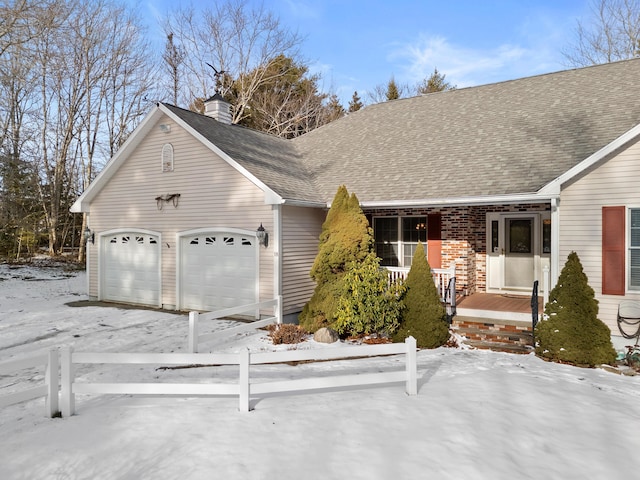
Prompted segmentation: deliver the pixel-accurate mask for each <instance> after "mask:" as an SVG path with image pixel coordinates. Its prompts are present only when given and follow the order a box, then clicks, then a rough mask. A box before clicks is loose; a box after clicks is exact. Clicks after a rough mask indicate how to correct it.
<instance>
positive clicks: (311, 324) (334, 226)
mask: <svg viewBox="0 0 640 480" xmlns="http://www.w3.org/2000/svg"><path fill="white" fill-rule="evenodd" d="M372 250H373V232H372V230H371V227H369V222H368V220H367V218H366V217H365V216H364V214H363V213H362V209H361V208H360V202H359V201H358V198H357V197H356V195H355V194H352V195H351V196H349V192H348V191H347V188H346V187H345V186H344V185H342V186H341V187H340V188H338V191H337V193H336V195H335V197H334V199H333V202H332V203H331V208H330V209H329V212H328V213H327V218H326V219H325V221H324V223H323V224H322V232H321V233H320V244H319V246H318V255H317V256H316V259H315V261H314V263H313V266H312V268H311V272H310V275H311V277H312V278H313V279H314V280H315V282H316V288H315V290H314V292H313V296H312V297H311V299H310V300H309V302H307V304H306V305H305V306H304V309H303V310H302V312H301V313H300V315H299V317H298V320H299V323H300V326H302V327H303V328H304V329H305V330H306V331H308V332H310V333H313V332H315V331H316V330H318V329H319V328H321V327H330V326H332V324H333V323H334V322H335V321H336V319H337V311H338V306H339V299H340V296H341V295H342V292H343V285H342V281H343V277H344V275H345V273H346V271H347V269H348V265H349V264H350V263H352V262H355V263H358V262H362V261H363V260H364V259H365V257H366V256H367V255H368V254H369V253H370V252H371V251H372Z"/></svg>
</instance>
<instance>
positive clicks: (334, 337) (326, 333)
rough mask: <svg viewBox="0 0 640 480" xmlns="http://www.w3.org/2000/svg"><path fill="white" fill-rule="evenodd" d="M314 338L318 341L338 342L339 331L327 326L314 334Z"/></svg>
mask: <svg viewBox="0 0 640 480" xmlns="http://www.w3.org/2000/svg"><path fill="white" fill-rule="evenodd" d="M313 339H314V340H315V341H316V342H318V343H333V342H337V341H338V340H339V339H340V337H338V332H336V331H335V330H332V329H330V328H327V327H322V328H319V329H318V330H317V331H316V333H314V334H313Z"/></svg>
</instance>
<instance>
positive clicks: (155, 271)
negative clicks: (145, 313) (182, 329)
mask: <svg viewBox="0 0 640 480" xmlns="http://www.w3.org/2000/svg"><path fill="white" fill-rule="evenodd" d="M102 244H103V250H102V260H101V271H102V287H101V290H102V298H103V299H105V300H111V301H118V302H126V303H137V304H143V305H159V303H160V276H159V268H158V266H159V262H160V246H159V237H158V236H157V235H149V234H141V233H134V232H131V233H121V234H117V235H113V236H108V237H105V239H104V241H103V243H102Z"/></svg>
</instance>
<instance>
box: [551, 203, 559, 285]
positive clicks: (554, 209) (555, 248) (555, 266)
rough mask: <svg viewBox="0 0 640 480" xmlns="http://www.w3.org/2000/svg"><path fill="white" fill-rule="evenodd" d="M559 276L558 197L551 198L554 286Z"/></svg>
mask: <svg viewBox="0 0 640 480" xmlns="http://www.w3.org/2000/svg"><path fill="white" fill-rule="evenodd" d="M559 276H560V198H559V197H555V198H552V199H551V279H550V280H551V282H550V286H549V287H550V288H553V287H555V285H556V283H558V277H559Z"/></svg>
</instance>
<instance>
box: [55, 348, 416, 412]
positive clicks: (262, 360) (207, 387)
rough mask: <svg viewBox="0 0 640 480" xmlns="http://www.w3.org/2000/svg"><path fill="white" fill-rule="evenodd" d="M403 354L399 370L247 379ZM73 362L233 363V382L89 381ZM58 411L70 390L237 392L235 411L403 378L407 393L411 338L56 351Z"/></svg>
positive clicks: (70, 397)
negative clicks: (262, 398) (272, 397)
mask: <svg viewBox="0 0 640 480" xmlns="http://www.w3.org/2000/svg"><path fill="white" fill-rule="evenodd" d="M396 354H405V369H404V370H402V371H393V372H378V373H368V374H358V373H354V374H352V375H334V376H329V377H322V378H304V379H296V380H283V381H277V382H259V383H252V382H251V370H250V366H252V365H260V364H267V363H282V362H299V361H309V360H336V359H345V358H353V357H371V356H379V355H396ZM78 364H136V365H158V364H160V365H203V364H206V365H238V366H239V375H238V383H227V384H221V383H207V384H202V383H197V384H188V383H89V382H76V380H75V378H74V377H75V375H74V371H75V366H76V365H78ZM61 372H62V389H61V410H62V415H63V416H69V415H73V414H74V412H75V395H76V394H79V393H81V394H128V395H182V396H190V395H206V396H215V395H237V396H238V398H239V407H238V408H239V410H240V411H242V412H247V411H249V409H250V403H249V402H250V398H251V396H252V395H265V394H269V393H276V392H293V391H304V390H315V389H324V388H339V387H345V386H357V385H375V384H385V383H396V382H404V383H405V384H406V392H407V394H409V395H416V394H417V393H418V383H417V362H416V340H415V339H414V338H413V337H409V338H407V339H406V341H405V343H393V344H384V345H361V346H353V347H343V348H329V349H314V350H287V351H281V352H266V353H264V352H259V353H251V352H249V350H248V349H244V350H242V351H241V352H240V353H225V354H213V353H185V354H180V353H81V352H73V351H72V349H71V348H65V349H62V362H61Z"/></svg>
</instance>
